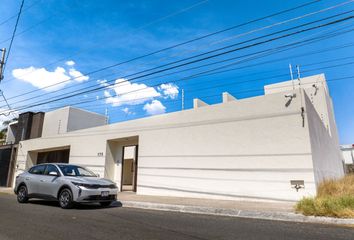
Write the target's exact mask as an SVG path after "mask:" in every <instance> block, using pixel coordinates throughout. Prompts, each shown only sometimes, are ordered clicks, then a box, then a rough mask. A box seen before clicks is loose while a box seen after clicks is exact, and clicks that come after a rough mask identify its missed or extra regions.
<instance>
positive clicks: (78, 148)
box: [16, 74, 344, 201]
mask: <svg viewBox="0 0 354 240" xmlns="http://www.w3.org/2000/svg"><path fill="white" fill-rule="evenodd" d="M220 98H221V99H222V102H221V103H219V104H214V105H208V104H206V103H204V102H203V101H202V100H199V99H195V100H194V108H193V109H189V110H183V111H179V112H173V113H168V114H162V115H157V116H152V117H147V118H142V119H136V120H132V121H126V122H120V123H114V124H109V125H107V124H105V121H104V116H101V117H99V116H97V114H95V113H88V112H84V114H83V115H80V114H81V113H82V112H83V111H81V110H78V109H75V108H70V107H69V108H68V109H69V111H75V112H76V111H78V113H77V114H76V115H75V119H74V120H73V119H71V120H70V117H67V116H66V115H65V114H60V109H59V110H56V111H57V113H56V112H55V111H53V112H51V113H46V114H45V117H44V124H43V126H46V125H45V124H46V121H47V122H49V121H50V124H48V125H47V126H46V127H43V131H42V136H41V137H39V138H35V139H30V140H25V141H21V142H20V144H19V147H18V152H17V169H16V174H19V173H21V172H22V171H23V170H25V169H28V168H29V167H31V166H32V165H34V164H36V163H38V161H40V162H54V161H55V162H58V161H62V162H69V163H74V164H80V165H83V166H87V167H89V168H90V169H91V170H93V171H95V172H96V173H98V174H100V176H104V177H105V178H108V179H111V180H112V181H114V182H116V183H117V185H118V186H120V190H121V191H125V190H128V191H136V193H137V194H145V195H162V196H180V197H197V198H214V199H249V200H270V201H273V200H275V201H295V200H298V199H300V198H302V197H303V196H311V195H315V194H316V185H318V184H319V183H320V182H321V181H322V180H323V179H326V178H338V177H341V176H343V175H344V167H343V157H342V155H341V152H340V149H339V143H338V134H337V128H336V124H335V119H334V114H333V106H332V101H331V98H330V95H329V91H328V87H327V84H326V80H325V77H324V75H323V74H321V75H315V76H311V77H306V78H302V79H301V80H300V81H299V80H294V81H286V82H282V83H278V84H272V85H267V86H265V94H264V95H262V96H257V97H252V98H246V99H242V100H238V99H236V98H234V97H233V96H231V95H230V94H228V93H224V94H223V95H222V96H220ZM80 111H81V112H80ZM85 114H86V115H85ZM90 114H92V117H91V115H90ZM69 115H70V114H69ZM69 115H68V116H69ZM47 116H49V117H48V118H47ZM71 121H79V122H78V123H77V122H76V123H75V124H74V123H71ZM86 121H88V122H90V124H88V125H87V124H86V123H85V122H86ZM63 122H66V126H70V125H74V126H78V127H76V128H74V129H69V128H66V129H65V130H63V128H62V127H61V128H60V130H59V131H58V125H59V123H60V126H62V124H63ZM81 124H82V125H83V126H84V129H79V128H80V126H81ZM59 152H61V154H62V155H60V153H59ZM58 154H59V155H60V157H58ZM54 156H57V157H54ZM43 159H44V160H43ZM128 160H129V161H128Z"/></svg>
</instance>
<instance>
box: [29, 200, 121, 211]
mask: <svg viewBox="0 0 354 240" xmlns="http://www.w3.org/2000/svg"><path fill="white" fill-rule="evenodd" d="M28 203H30V204H37V205H45V206H50V207H58V208H60V206H59V203H58V202H57V201H50V200H40V199H31V200H28ZM117 207H122V203H121V202H119V201H115V202H113V203H112V204H111V205H109V206H107V207H102V206H101V205H100V204H99V203H81V204H75V206H74V208H73V209H77V210H97V209H106V208H117Z"/></svg>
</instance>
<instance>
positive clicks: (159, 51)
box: [42, 0, 351, 89]
mask: <svg viewBox="0 0 354 240" xmlns="http://www.w3.org/2000/svg"><path fill="white" fill-rule="evenodd" d="M320 1H321V0H315V1H310V2H307V3H304V4H301V5H298V6H296V7H292V8H289V9H286V10H282V11H279V12H276V13H273V14H270V15H267V16H264V17H261V18H257V19H254V20H251V21H248V22H245V23H241V24H238V25H234V26H231V27H228V28H226V29H222V30H219V31H216V32H213V33H209V34H206V35H203V36H200V37H197V38H194V39H191V40H187V41H184V42H181V43H178V44H175V45H172V46H169V47H166V48H163V49H159V50H157V51H153V52H150V53H148V54H145V55H142V56H138V57H135V58H132V59H129V60H125V61H122V62H119V63H115V64H113V65H109V66H106V67H103V68H100V69H97V70H95V71H92V72H89V73H87V74H85V76H87V75H91V74H94V73H97V72H101V71H104V70H107V69H110V68H113V67H116V66H119V65H123V64H126V63H129V62H132V61H135V60H138V59H142V58H146V57H149V56H152V55H155V54H158V53H161V52H164V51H167V50H171V49H173V48H177V47H180V46H183V45H186V44H189V43H192V42H195V41H199V40H202V39H205V38H208V37H211V36H214V35H217V34H220V33H224V32H227V31H230V30H233V29H236V28H240V27H243V26H246V25H249V24H252V23H255V22H259V21H262V20H265V19H267V18H271V17H275V16H278V15H281V14H284V13H287V12H291V11H294V10H297V9H301V8H304V7H306V6H309V5H312V4H314V3H317V2H320ZM349 2H351V1H349ZM349 2H348V3H349ZM69 80H73V78H71V79H69ZM58 84H60V83H58ZM48 87H51V86H48ZM42 89H43V88H42Z"/></svg>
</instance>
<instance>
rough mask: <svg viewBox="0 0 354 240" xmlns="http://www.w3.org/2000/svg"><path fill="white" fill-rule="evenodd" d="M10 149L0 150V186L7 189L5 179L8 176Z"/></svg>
mask: <svg viewBox="0 0 354 240" xmlns="http://www.w3.org/2000/svg"><path fill="white" fill-rule="evenodd" d="M11 151H12V148H11V147H8V148H2V149H0V186H1V187H7V185H8V183H7V179H8V174H9V168H10V162H11Z"/></svg>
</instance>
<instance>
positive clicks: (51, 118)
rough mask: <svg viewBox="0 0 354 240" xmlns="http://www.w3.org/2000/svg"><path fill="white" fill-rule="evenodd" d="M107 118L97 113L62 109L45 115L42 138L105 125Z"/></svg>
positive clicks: (67, 108)
mask: <svg viewBox="0 0 354 240" xmlns="http://www.w3.org/2000/svg"><path fill="white" fill-rule="evenodd" d="M106 122H107V118H106V117H105V116H102V115H100V114H97V113H93V112H88V111H85V110H82V109H78V108H73V107H64V108H60V109H57V110H54V111H51V112H47V113H46V114H45V118H44V122H43V132H42V137H47V136H52V135H56V134H63V133H67V132H71V131H75V130H79V129H85V128H91V127H97V126H102V125H105V124H106Z"/></svg>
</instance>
